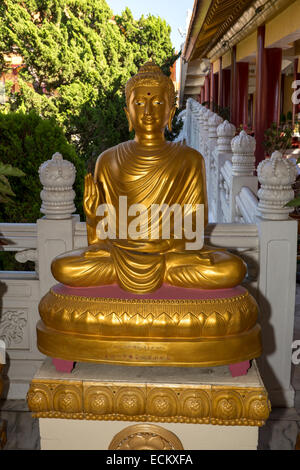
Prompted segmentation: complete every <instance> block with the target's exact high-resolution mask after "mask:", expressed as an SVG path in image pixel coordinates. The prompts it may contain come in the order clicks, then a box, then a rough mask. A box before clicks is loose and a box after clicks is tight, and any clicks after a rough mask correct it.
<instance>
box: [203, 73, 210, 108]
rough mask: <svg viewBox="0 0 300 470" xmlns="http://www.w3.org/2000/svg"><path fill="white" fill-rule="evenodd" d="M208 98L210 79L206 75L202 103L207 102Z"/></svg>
mask: <svg viewBox="0 0 300 470" xmlns="http://www.w3.org/2000/svg"><path fill="white" fill-rule="evenodd" d="M209 96H210V79H209V76H208V75H206V77H205V82H204V101H207V102H209Z"/></svg>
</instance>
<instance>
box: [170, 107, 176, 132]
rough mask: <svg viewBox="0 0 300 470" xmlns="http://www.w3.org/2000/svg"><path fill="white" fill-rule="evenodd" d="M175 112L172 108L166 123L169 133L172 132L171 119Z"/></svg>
mask: <svg viewBox="0 0 300 470" xmlns="http://www.w3.org/2000/svg"><path fill="white" fill-rule="evenodd" d="M175 111H176V108H173V109H172V111H171V112H170V117H169V121H168V130H169V132H172V122H173V118H174V116H175Z"/></svg>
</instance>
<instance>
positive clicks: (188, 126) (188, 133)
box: [185, 98, 192, 146]
mask: <svg viewBox="0 0 300 470" xmlns="http://www.w3.org/2000/svg"><path fill="white" fill-rule="evenodd" d="M191 106H192V105H191V98H188V99H187V102H186V118H185V133H186V144H187V145H189V146H191V120H192V116H191V112H192V110H191Z"/></svg>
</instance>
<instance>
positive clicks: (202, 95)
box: [200, 86, 205, 103]
mask: <svg viewBox="0 0 300 470" xmlns="http://www.w3.org/2000/svg"><path fill="white" fill-rule="evenodd" d="M204 101H205V91H204V86H202V87H201V91H200V103H203V102H204Z"/></svg>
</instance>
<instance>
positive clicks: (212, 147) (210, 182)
mask: <svg viewBox="0 0 300 470" xmlns="http://www.w3.org/2000/svg"><path fill="white" fill-rule="evenodd" d="M222 122H223V119H222V118H221V116H218V114H215V113H213V115H212V116H211V117H210V118H209V120H208V158H207V168H206V176H207V178H206V181H207V195H208V201H209V206H211V203H212V198H213V197H214V192H215V191H216V188H217V180H218V178H217V173H216V165H215V152H216V150H217V144H218V135H217V128H218V126H219V125H220V124H221V123H222ZM210 212H211V210H210ZM210 219H211V217H210Z"/></svg>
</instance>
